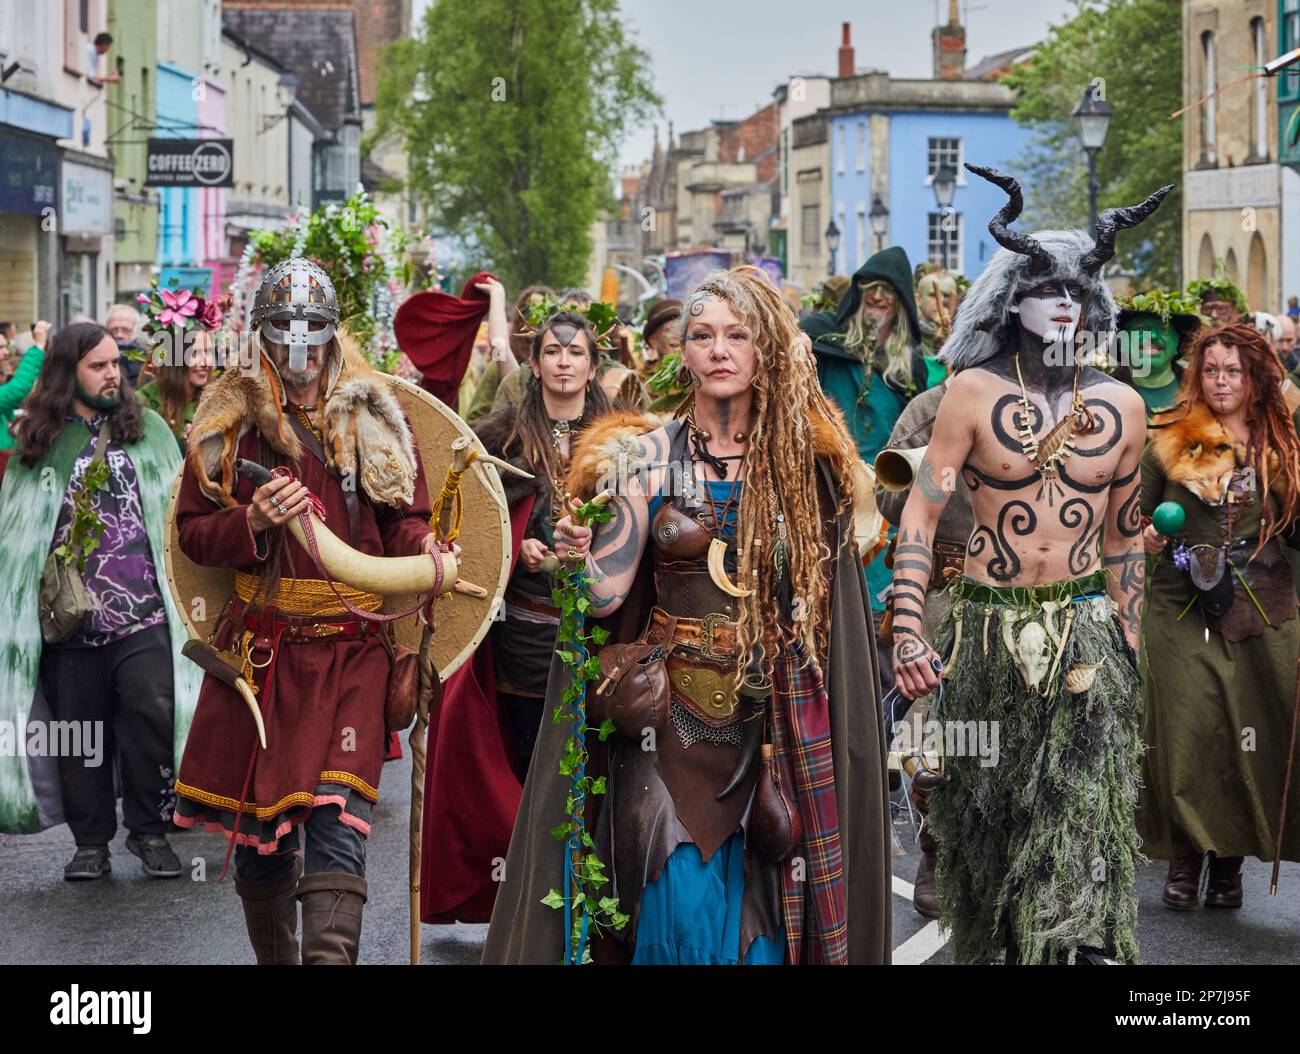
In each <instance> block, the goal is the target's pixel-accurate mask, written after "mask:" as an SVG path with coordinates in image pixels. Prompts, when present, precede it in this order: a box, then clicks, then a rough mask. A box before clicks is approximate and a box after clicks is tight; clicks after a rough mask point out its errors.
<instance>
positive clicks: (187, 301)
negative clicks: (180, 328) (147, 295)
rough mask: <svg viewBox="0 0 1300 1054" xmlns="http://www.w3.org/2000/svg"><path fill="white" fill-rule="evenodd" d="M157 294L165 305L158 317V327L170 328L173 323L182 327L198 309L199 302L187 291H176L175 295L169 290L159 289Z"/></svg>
mask: <svg viewBox="0 0 1300 1054" xmlns="http://www.w3.org/2000/svg"><path fill="white" fill-rule="evenodd" d="M158 292H159V293H160V294H161V296H162V300H163V303H164V304H165V305H166V307H165V308H164V309H163V311H162V313H161V314H160V315H159V316H158V324H159V325H160V326H170V325H171V324H172V323H173V322H179V323H180V324H181V325H184V324H185V323H186V321H187V320H189V319H190V318H193V317H194V314H195V312H197V311H198V309H199V302H198V301H196V300H195V299H194V294H193V293H191V292H190V291H189V290H188V289H178V290H177V291H176V292H175V293H173V292H172V291H171V290H170V289H160V290H159V291H158Z"/></svg>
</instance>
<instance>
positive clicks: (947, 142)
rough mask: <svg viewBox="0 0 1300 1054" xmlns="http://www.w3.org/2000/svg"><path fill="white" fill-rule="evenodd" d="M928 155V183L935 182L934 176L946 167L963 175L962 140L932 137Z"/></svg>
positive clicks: (926, 166) (926, 170) (926, 169)
mask: <svg viewBox="0 0 1300 1054" xmlns="http://www.w3.org/2000/svg"><path fill="white" fill-rule="evenodd" d="M926 154H927V156H926V165H925V174H926V176H927V177H928V178H927V182H929V181H930V180H933V179H934V174H935V173H936V172H938V171H939V169H941V168H942V167H943V166H944V165H947V166H948V167H949V168H951V169H952V170H953V171H954V172H956V173H958V174H960V173H961V139H960V138H952V137H938V138H933V137H932V138H931V139H930V146H929V149H928V150H927V151H926Z"/></svg>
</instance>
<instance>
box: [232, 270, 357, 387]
mask: <svg viewBox="0 0 1300 1054" xmlns="http://www.w3.org/2000/svg"><path fill="white" fill-rule="evenodd" d="M250 321H251V323H252V324H253V325H254V326H256V327H258V329H259V330H260V332H261V334H262V336H264V337H265V338H266V339H267V340H269V341H270V342H271V343H272V344H281V345H287V346H288V347H289V349H290V351H291V352H292V351H294V350H295V349H302V350H301V351H300V352H299V354H300V355H301V356H302V360H303V367H305V366H306V361H305V360H306V349H307V347H308V346H318V345H321V344H328V343H329V341H330V340H331V339H332V338H333V336H334V331H335V328H336V327H337V326H338V322H339V305H338V298H337V297H336V296H335V294H334V286H333V283H331V282H330V280H329V276H328V275H326V274H325V272H324V271H323V270H321V269H320V267H318V266H317V265H316V264H314V263H312V262H311V261H310V260H305V259H303V258H302V257H298V256H295V257H292V258H291V259H288V260H284V261H282V262H281V263H278V264H276V265H275V266H274V267H272V268H271V270H270V271H268V272H267V274H266V277H265V278H263V279H262V284H261V285H260V286H258V288H257V293H256V295H255V296H254V297H253V311H252V315H251V317H250ZM312 322H319V323H323V325H322V327H321V328H320V329H318V330H312V328H311V326H310V323H312ZM292 357H293V356H291V358H292ZM303 367H297V366H294V365H293V364H292V362H291V364H290V368H291V369H299V368H303Z"/></svg>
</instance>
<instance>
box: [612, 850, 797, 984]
mask: <svg viewBox="0 0 1300 1054" xmlns="http://www.w3.org/2000/svg"><path fill="white" fill-rule="evenodd" d="M744 892H745V837H744V835H742V834H739V833H737V834H733V835H732V836H731V837H730V838H729V839H727V841H726V842H725V843H724V844H723V846H722V848H720V849H719V850H718V851H717V852H716V853H714V854H713V857H712V858H711V859H710V860H709V862H708V863H707V864H706V863H704V862H703V860H702V859H701V858H700V850H699V848H698V847H696V846H694V845H691V844H689V843H684V844H682V845H679V846H678V847H677V848H676V849H674V850H673V853H672V855H671V856H670V857H669V858H668V860H667V861H666V862H665V864H664V869H663V872H662V874H660V876H659V877H658V878H657V879H656V880H655V881H654V882H651V883H650V884H649V885H648V886H646V887H645V891H644V892H643V893H642V894H641V914H640V919H639V921H638V922H637V930H636V951H635V952H634V953H633V955H632V964H633V965H634V966H735V965H736V963H737V960H738V959H739V958H740V904H741V898H742V897H743V895H744ZM784 962H785V933H784V930H782V932H780V933H778V934H777V936H776V939H773V938H770V937H764V936H758V937H755V938H754V941H753V943H752V944H750V946H749V950H748V951H747V952H746V953H745V965H746V966H780V965H782V964H783V963H784Z"/></svg>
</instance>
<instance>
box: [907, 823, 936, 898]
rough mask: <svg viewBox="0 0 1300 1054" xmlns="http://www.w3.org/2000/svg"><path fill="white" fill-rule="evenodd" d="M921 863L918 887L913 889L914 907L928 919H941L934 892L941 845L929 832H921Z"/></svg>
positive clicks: (917, 877) (917, 871)
mask: <svg viewBox="0 0 1300 1054" xmlns="http://www.w3.org/2000/svg"><path fill="white" fill-rule="evenodd" d="M920 846H921V863H920V864H919V865H918V866H917V869H916V885H915V886H914V887H913V889H912V907H914V908H916V913H917V914H918V915H922V916H924V917H925V918H927V919H937V918H938V917H939V897H938V896H937V895H936V893H935V891H934V864H935V858H936V856H937V855H938V850H939V843H938V842H936V841H935V840H934V836H933V835H932V834H930V832H929V830H928V829H926V830H922V831H921V840H920Z"/></svg>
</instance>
